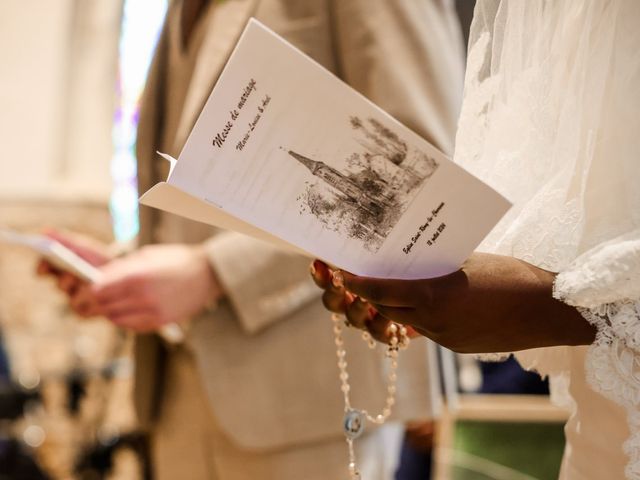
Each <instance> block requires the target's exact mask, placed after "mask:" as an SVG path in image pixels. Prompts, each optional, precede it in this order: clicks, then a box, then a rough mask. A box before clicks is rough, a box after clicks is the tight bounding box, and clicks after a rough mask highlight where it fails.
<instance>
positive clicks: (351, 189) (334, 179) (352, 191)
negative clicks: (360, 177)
mask: <svg viewBox="0 0 640 480" xmlns="http://www.w3.org/2000/svg"><path fill="white" fill-rule="evenodd" d="M287 153H288V154H289V155H291V156H292V157H293V158H295V159H296V160H298V162H300V163H301V164H302V165H304V166H305V167H307V168H308V169H309V171H310V172H311V173H312V174H313V175H314V176H316V177H318V178H320V179H321V180H323V181H324V182H326V183H327V184H329V185H331V186H332V187H333V188H335V189H336V190H338V191H339V192H341V193H342V194H344V195H345V196H346V197H348V198H350V199H351V200H353V201H354V202H356V203H357V204H358V205H359V206H360V207H361V208H363V209H365V210H367V211H368V212H369V213H371V214H372V215H374V216H377V215H379V214H381V213H382V211H383V210H384V207H385V203H386V202H384V200H382V201H381V200H380V199H376V198H373V197H372V196H371V195H370V194H369V192H367V190H365V189H364V188H362V187H361V186H360V185H358V184H357V183H355V182H354V181H353V180H351V179H350V178H349V177H347V176H346V175H344V174H342V173H340V172H339V171H338V170H336V169H335V168H333V167H331V166H329V165H327V164H326V163H324V162H319V161H317V160H312V159H311V158H308V157H305V156H304V155H300V154H299V153H296V152H294V151H293V150H289V151H288V152H287Z"/></svg>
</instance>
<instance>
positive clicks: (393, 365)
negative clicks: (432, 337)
mask: <svg viewBox="0 0 640 480" xmlns="http://www.w3.org/2000/svg"><path fill="white" fill-rule="evenodd" d="M331 319H332V320H333V333H334V335H335V344H336V356H337V357H338V370H339V371H340V375H339V378H340V390H341V391H342V393H343V395H344V410H345V417H344V432H345V436H346V439H347V445H348V447H349V477H350V478H351V480H360V472H359V471H358V467H357V465H356V456H355V451H354V448H353V440H354V439H355V438H357V437H358V436H360V435H361V434H362V432H363V431H364V424H365V422H366V421H367V420H368V421H369V422H371V423H374V424H377V425H382V424H383V423H384V422H385V421H386V420H387V419H388V418H389V417H390V416H391V413H392V407H393V405H395V403H396V398H395V396H396V392H397V388H396V381H397V378H398V376H397V374H396V371H397V370H398V356H399V350H404V349H406V348H407V347H408V346H409V337H408V336H407V329H406V328H405V327H404V326H403V325H397V324H396V323H393V322H392V323H390V324H389V328H388V329H387V332H388V335H389V345H388V346H387V349H386V351H385V356H386V357H387V358H389V364H390V369H389V373H388V375H387V380H388V384H387V398H386V400H385V406H384V408H383V409H382V413H380V414H378V415H376V416H373V415H371V414H369V413H368V412H367V411H366V410H357V409H354V408H352V407H351V398H350V395H349V392H350V391H351V386H350V385H349V373H348V372H347V361H346V360H345V358H346V356H347V352H346V350H345V348H344V340H343V338H342V329H343V325H347V326H348V325H349V324H348V323H347V322H343V320H342V317H341V316H340V315H338V314H335V313H334V314H333V315H332V316H331ZM362 339H363V340H364V341H365V342H366V343H367V344H368V346H369V348H370V349H375V348H376V346H377V344H376V341H375V340H374V339H373V338H372V337H371V334H370V333H369V332H367V331H365V332H363V333H362Z"/></svg>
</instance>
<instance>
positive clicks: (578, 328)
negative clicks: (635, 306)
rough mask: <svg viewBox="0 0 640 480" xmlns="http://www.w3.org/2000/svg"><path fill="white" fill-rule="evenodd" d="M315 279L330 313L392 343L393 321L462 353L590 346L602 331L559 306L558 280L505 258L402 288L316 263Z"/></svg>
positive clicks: (487, 257)
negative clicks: (555, 289)
mask: <svg viewBox="0 0 640 480" xmlns="http://www.w3.org/2000/svg"><path fill="white" fill-rule="evenodd" d="M311 272H312V277H313V279H314V281H315V282H316V284H317V285H318V286H319V287H320V288H322V289H324V294H323V297H322V300H323V303H324V305H325V307H326V308H327V309H329V310H330V311H332V312H336V313H342V314H345V315H346V318H347V320H348V322H349V323H350V324H351V325H353V326H355V327H357V328H362V329H367V330H369V331H370V332H371V334H372V335H373V336H374V337H375V338H376V339H378V340H380V341H383V342H384V341H386V340H387V339H388V336H387V328H388V325H389V322H390V321H394V322H397V323H400V324H404V325H406V326H408V327H411V328H412V330H413V331H412V332H411V333H412V334H415V333H416V332H417V333H418V334H421V335H424V336H426V337H429V338H431V339H432V340H434V341H435V342H437V343H440V344H441V345H443V346H445V347H447V348H449V349H451V350H454V351H457V352H461V353H487V352H512V351H518V350H525V349H529V348H537V347H546V346H554V345H586V344H590V343H592V342H593V340H594V337H595V328H594V327H593V326H592V325H590V324H589V323H588V322H587V321H586V320H585V319H584V318H583V317H582V315H581V314H580V313H579V312H578V311H577V310H576V309H575V308H574V307H571V306H569V305H567V304H565V303H563V302H561V301H559V300H556V299H555V298H553V295H552V291H553V281H554V279H555V274H554V273H553V272H549V271H546V270H543V269H541V268H538V267H535V266H533V265H531V264H529V263H527V262H524V261H522V260H518V259H515V258H512V257H507V256H502V255H492V254H485V253H474V254H473V255H471V257H470V258H469V259H468V260H467V261H466V262H465V263H464V264H463V265H462V267H461V268H460V269H459V270H458V271H456V272H454V273H451V274H449V275H445V276H442V277H437V278H431V279H420V280H396V279H380V278H369V277H361V276H357V275H353V274H350V273H348V272H344V271H332V270H331V269H330V268H329V267H328V266H327V265H326V264H325V263H323V262H321V261H319V260H316V261H315V262H314V263H313V264H312V266H311Z"/></svg>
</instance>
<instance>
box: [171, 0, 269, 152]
mask: <svg viewBox="0 0 640 480" xmlns="http://www.w3.org/2000/svg"><path fill="white" fill-rule="evenodd" d="M258 1H259V0H226V1H224V2H220V3H219V4H217V5H214V6H212V11H211V12H209V14H208V18H207V19H206V21H207V23H208V25H207V26H206V33H205V36H204V38H203V41H202V45H201V47H200V49H199V51H198V57H197V60H196V65H195V68H194V72H193V75H192V77H191V81H190V83H189V90H188V93H187V96H186V97H185V102H184V107H183V109H182V115H181V118H180V122H179V124H178V130H177V131H176V137H175V142H176V146H177V147H179V148H181V147H182V145H184V142H186V140H187V137H188V135H189V132H190V131H191V129H192V128H193V125H194V123H195V121H196V119H197V117H198V115H199V114H200V111H201V110H202V107H203V105H204V103H205V101H206V100H207V98H208V97H209V94H210V93H211V90H212V88H213V86H214V84H215V82H216V80H217V79H218V77H219V75H220V72H221V71H222V68H223V67H224V65H225V63H226V61H227V59H228V58H229V55H230V54H231V51H232V48H233V46H234V45H235V43H236V42H237V40H238V38H239V37H240V34H241V33H242V30H243V29H244V26H245V25H246V23H247V21H248V20H249V17H251V15H252V14H253V12H254V11H255V9H256V6H257V4H258Z"/></svg>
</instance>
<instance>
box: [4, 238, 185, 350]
mask: <svg viewBox="0 0 640 480" xmlns="http://www.w3.org/2000/svg"><path fill="white" fill-rule="evenodd" d="M0 242H2V243H9V244H12V245H20V246H24V247H28V248H30V249H31V250H33V251H35V252H37V253H38V254H39V255H41V256H42V257H43V258H44V259H45V260H47V262H49V263H50V264H51V265H53V266H54V267H56V268H58V269H60V270H64V271H65V272H69V273H71V274H72V275H75V276H76V277H78V278H80V279H81V280H84V281H85V282H88V283H96V282H98V281H99V280H100V276H101V272H100V270H99V269H98V268H96V267H94V266H93V265H91V264H90V263H89V262H87V261H86V260H85V259H84V258H82V257H80V256H79V255H78V254H76V253H75V252H74V251H73V250H70V249H69V248H67V247H65V246H64V245H62V244H61V243H60V242H58V241H56V240H54V239H53V238H50V237H47V236H46V235H35V234H26V233H21V232H16V231H14V230H10V229H7V228H2V227H0ZM159 334H160V335H161V336H162V338H164V339H165V341H167V342H168V343H171V344H176V343H180V342H182V341H183V340H184V332H183V330H182V328H181V327H180V325H178V324H176V323H170V324H167V325H164V326H163V327H161V329H160V330H159Z"/></svg>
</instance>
